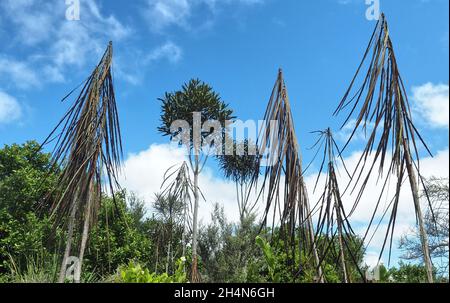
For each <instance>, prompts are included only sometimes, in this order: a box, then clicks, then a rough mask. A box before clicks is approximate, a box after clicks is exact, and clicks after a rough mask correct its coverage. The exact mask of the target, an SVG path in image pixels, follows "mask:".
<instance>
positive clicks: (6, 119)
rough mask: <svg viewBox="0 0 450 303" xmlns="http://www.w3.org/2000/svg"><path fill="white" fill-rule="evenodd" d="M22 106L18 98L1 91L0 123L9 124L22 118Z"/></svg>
mask: <svg viewBox="0 0 450 303" xmlns="http://www.w3.org/2000/svg"><path fill="white" fill-rule="evenodd" d="M21 116H22V107H21V106H20V104H19V102H18V101H17V99H16V98H14V97H12V96H10V95H8V94H6V93H4V92H2V91H0V124H7V123H11V122H13V121H16V120H18V119H20V117H21Z"/></svg>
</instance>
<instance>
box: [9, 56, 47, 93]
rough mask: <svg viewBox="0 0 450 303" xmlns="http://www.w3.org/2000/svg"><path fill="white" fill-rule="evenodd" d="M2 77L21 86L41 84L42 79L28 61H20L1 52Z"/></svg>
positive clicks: (29, 86) (28, 86) (24, 87)
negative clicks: (2, 54)
mask: <svg viewBox="0 0 450 303" xmlns="http://www.w3.org/2000/svg"><path fill="white" fill-rule="evenodd" d="M0 78H3V79H4V80H9V81H12V82H13V83H14V85H16V86H17V87H19V88H23V89H26V88H31V87H38V86H40V82H41V81H40V79H39V77H38V75H37V73H36V72H35V70H34V69H32V68H31V67H30V65H29V64H28V63H25V62H20V61H17V60H15V59H12V58H7V57H5V56H1V54H0Z"/></svg>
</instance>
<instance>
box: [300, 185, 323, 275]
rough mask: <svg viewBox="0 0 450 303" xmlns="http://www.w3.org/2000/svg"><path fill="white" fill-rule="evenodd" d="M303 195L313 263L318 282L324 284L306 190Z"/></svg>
mask: <svg viewBox="0 0 450 303" xmlns="http://www.w3.org/2000/svg"><path fill="white" fill-rule="evenodd" d="M303 194H304V195H305V204H306V205H305V207H306V212H307V216H308V220H307V222H306V224H307V225H308V227H307V228H308V233H309V238H310V241H311V245H312V248H313V254H314V261H315V263H316V266H317V274H318V275H319V282H320V283H325V277H324V275H323V271H322V265H321V264H320V258H319V253H318V252H317V246H316V239H314V229H313V222H312V216H311V210H310V207H309V199H308V193H307V192H306V188H305V192H304V193H303Z"/></svg>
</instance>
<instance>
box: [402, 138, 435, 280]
mask: <svg viewBox="0 0 450 303" xmlns="http://www.w3.org/2000/svg"><path fill="white" fill-rule="evenodd" d="M403 146H404V152H405V159H406V169H407V170H408V176H409V183H410V184H411V191H412V195H413V200H414V206H415V208H416V214H417V219H418V223H419V233H420V241H421V244H422V252H423V259H424V262H425V268H426V270H427V280H428V283H433V282H434V281H433V265H432V263H431V257H430V249H429V245H428V235H427V232H426V229H425V223H424V220H423V214H422V208H421V206H420V198H419V187H418V186H417V181H416V174H415V173H414V169H413V164H412V158H411V154H410V152H409V148H408V144H407V142H406V140H403Z"/></svg>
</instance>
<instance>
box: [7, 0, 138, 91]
mask: <svg viewBox="0 0 450 303" xmlns="http://www.w3.org/2000/svg"><path fill="white" fill-rule="evenodd" d="M80 4H81V8H80V11H81V19H80V20H79V21H68V20H66V19H65V11H66V9H67V6H66V5H65V2H64V1H58V0H52V1H42V0H5V1H2V2H1V3H0V7H1V9H2V12H4V14H3V16H4V17H5V18H6V20H7V21H8V22H9V25H10V26H11V28H12V29H13V31H12V32H11V37H14V38H11V40H12V45H13V46H14V47H17V48H18V47H21V48H23V49H24V50H29V51H30V50H31V52H25V54H26V55H25V57H24V59H22V60H21V61H18V60H17V59H8V61H5V60H6V59H5V58H3V63H5V62H6V63H8V65H7V66H3V67H2V64H0V75H1V74H2V73H3V74H4V75H5V74H6V75H13V77H12V79H11V80H12V83H13V84H14V85H17V86H18V87H19V88H27V87H32V86H38V85H39V84H42V83H44V82H61V81H64V77H63V74H65V73H66V71H67V70H68V69H69V68H73V67H77V68H82V67H84V66H85V65H86V64H95V63H96V60H98V57H99V56H100V55H101V54H102V52H103V51H104V49H105V48H106V46H107V43H108V42H109V41H110V40H113V41H120V40H122V39H125V38H127V37H128V36H129V35H130V34H131V29H130V28H129V27H127V26H125V25H123V24H122V23H121V22H119V21H118V20H117V19H116V18H115V17H114V16H113V15H110V16H104V15H102V14H101V12H100V11H101V9H100V7H99V6H98V5H97V4H96V2H95V1H93V0H84V1H80ZM30 46H31V47H30ZM44 49H45V52H43V51H42V50H44ZM0 56H1V54H0ZM3 57H5V56H4V55H3ZM1 58H2V57H0V59H1ZM22 71H24V73H22ZM71 72H72V73H73V69H72V70H71ZM38 73H39V74H41V73H43V75H44V77H42V76H40V77H36V76H35V75H36V74H38ZM21 75H22V76H21ZM19 77H21V78H24V77H25V79H24V81H18V80H19V79H18V78H19Z"/></svg>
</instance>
